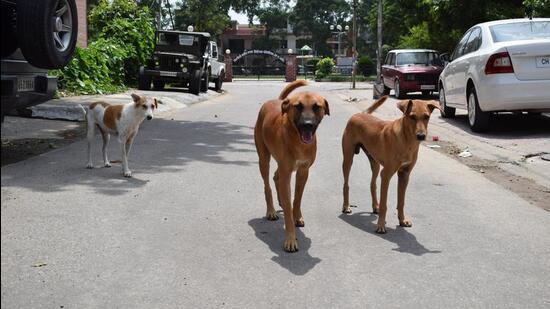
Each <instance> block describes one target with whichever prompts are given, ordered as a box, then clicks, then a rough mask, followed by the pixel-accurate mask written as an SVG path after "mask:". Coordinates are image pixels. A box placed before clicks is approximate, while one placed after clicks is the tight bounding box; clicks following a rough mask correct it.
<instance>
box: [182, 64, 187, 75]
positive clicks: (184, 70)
mask: <svg viewBox="0 0 550 309" xmlns="http://www.w3.org/2000/svg"><path fill="white" fill-rule="evenodd" d="M182 66H183V64H182ZM181 71H182V72H183V73H187V68H186V67H182V69H181Z"/></svg>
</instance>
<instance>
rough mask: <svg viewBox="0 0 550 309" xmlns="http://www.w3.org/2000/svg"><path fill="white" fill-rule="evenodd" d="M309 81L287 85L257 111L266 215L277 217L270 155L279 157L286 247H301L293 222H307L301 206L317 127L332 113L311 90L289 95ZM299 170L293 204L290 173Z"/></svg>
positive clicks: (256, 133)
mask: <svg viewBox="0 0 550 309" xmlns="http://www.w3.org/2000/svg"><path fill="white" fill-rule="evenodd" d="M305 85H307V83H306V81H303V80H299V81H295V82H293V83H290V84H289V85H287V86H286V87H285V88H284V89H283V91H282V92H281V94H280V96H279V99H278V100H270V101H267V102H265V103H264V104H263V105H262V107H261V109H260V112H259V114H258V120H257V122H256V126H255V127H254V141H255V143H256V150H257V151H258V156H259V161H260V173H261V175H262V178H263V181H264V193H265V201H266V203H267V212H266V217H267V219H268V220H277V219H278V216H277V213H276V212H275V208H274V207H273V198H272V196H271V186H270V185H269V161H270V160H271V156H273V158H275V161H277V170H276V171H275V175H274V176H273V180H274V181H275V188H276V190H277V198H278V201H279V205H280V206H281V207H282V208H283V213H284V217H285V241H284V244H283V247H284V249H285V251H288V252H294V251H297V250H298V242H297V240H296V232H295V229H294V226H295V225H296V226H299V227H301V226H304V218H303V217H302V212H301V210H300V207H301V200H302V193H303V192H304V186H305V184H306V181H307V177H308V173H309V168H310V166H311V165H312V164H313V162H314V161H315V156H316V153H317V140H316V138H315V131H316V129H317V126H318V125H319V124H320V123H321V120H322V119H323V116H324V115H329V107H328V102H327V100H325V98H323V97H322V96H320V95H318V94H316V93H312V92H302V93H298V94H296V95H293V96H291V97H287V96H288V95H289V94H290V92H292V91H293V90H294V89H296V88H298V87H301V86H305ZM294 171H296V189H295V192H294V203H293V205H291V198H290V177H291V176H292V172H294Z"/></svg>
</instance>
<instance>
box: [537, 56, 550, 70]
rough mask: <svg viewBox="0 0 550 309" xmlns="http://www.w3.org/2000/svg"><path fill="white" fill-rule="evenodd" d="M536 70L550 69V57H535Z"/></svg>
mask: <svg viewBox="0 0 550 309" xmlns="http://www.w3.org/2000/svg"><path fill="white" fill-rule="evenodd" d="M537 68H550V56H542V57H537Z"/></svg>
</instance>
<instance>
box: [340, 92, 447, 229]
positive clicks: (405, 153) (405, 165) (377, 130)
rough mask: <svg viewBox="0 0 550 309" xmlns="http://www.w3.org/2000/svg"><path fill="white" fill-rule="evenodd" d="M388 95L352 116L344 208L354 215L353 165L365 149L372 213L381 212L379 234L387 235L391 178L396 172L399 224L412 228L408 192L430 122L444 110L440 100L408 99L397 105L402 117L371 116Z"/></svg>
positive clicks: (347, 136) (345, 139)
mask: <svg viewBox="0 0 550 309" xmlns="http://www.w3.org/2000/svg"><path fill="white" fill-rule="evenodd" d="M386 99H387V96H384V97H382V98H380V99H379V100H378V101H376V102H375V103H374V104H373V105H372V106H371V107H369V108H368V109H367V110H366V111H365V112H363V113H358V114H355V115H353V116H352V117H351V118H350V120H349V121H348V124H347V126H346V129H345V130H344V136H343V137H342V151H343V153H344V162H343V164H342V170H343V172H344V205H343V207H342V212H343V213H351V209H350V207H349V186H348V179H349V172H350V170H351V165H352V163H353V155H354V152H355V154H358V153H359V149H360V148H362V149H363V151H364V152H365V154H366V155H367V157H368V158H369V161H370V166H371V170H372V178H371V182H370V192H371V196H372V212H373V213H379V216H378V223H377V228H376V232H377V233H381V234H383V233H386V227H385V225H386V210H387V204H386V203H387V198H388V186H389V183H390V179H391V177H392V176H393V175H394V174H395V173H396V172H397V176H398V177H399V180H398V185H397V217H398V219H399V225H400V226H405V227H410V226H412V222H411V221H410V220H409V219H407V218H406V217H405V213H404V210H403V209H404V207H405V191H406V190H407V184H408V182H409V174H410V173H411V171H412V169H413V167H414V165H415V163H416V159H417V156H418V147H419V145H420V142H421V141H423V140H424V139H426V134H427V129H428V121H429V120H430V115H431V113H432V112H433V110H434V109H436V108H437V109H439V110H441V108H440V106H439V103H438V102H437V101H423V100H405V101H400V102H399V103H397V107H398V108H399V109H400V110H401V111H402V112H403V117H401V118H399V119H396V120H393V121H384V120H380V119H378V118H376V117H374V116H372V115H371V113H372V112H374V111H375V110H376V109H377V108H378V107H379V106H380V105H382V103H384V101H386ZM380 165H382V166H383V167H384V168H383V169H382V173H381V178H382V182H381V188H380V204H378V200H377V198H376V178H377V177H378V173H379V171H380Z"/></svg>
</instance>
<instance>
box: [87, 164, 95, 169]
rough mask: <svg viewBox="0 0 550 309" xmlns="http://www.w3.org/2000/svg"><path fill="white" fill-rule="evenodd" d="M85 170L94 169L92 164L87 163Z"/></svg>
mask: <svg viewBox="0 0 550 309" xmlns="http://www.w3.org/2000/svg"><path fill="white" fill-rule="evenodd" d="M86 168H87V169H90V170H91V169H93V168H94V165H93V164H92V163H88V165H86Z"/></svg>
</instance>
